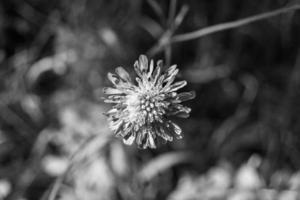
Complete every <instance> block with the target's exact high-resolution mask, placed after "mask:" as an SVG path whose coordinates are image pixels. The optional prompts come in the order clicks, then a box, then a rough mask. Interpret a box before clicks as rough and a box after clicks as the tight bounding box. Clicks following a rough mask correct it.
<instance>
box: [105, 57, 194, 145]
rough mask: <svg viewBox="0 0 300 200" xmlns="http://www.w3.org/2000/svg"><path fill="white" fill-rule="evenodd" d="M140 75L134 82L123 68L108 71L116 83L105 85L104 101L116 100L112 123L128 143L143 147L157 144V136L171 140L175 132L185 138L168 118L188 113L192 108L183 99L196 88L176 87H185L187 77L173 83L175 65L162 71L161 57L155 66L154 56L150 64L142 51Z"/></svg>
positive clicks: (138, 64) (110, 117) (110, 115)
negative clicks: (191, 89)
mask: <svg viewBox="0 0 300 200" xmlns="http://www.w3.org/2000/svg"><path fill="white" fill-rule="evenodd" d="M134 69H135V72H136V73H137V77H136V79H135V81H136V82H134V81H133V80H132V79H131V77H130V76H129V74H128V73H127V72H126V71H125V70H124V69H123V68H122V67H118V68H116V70H115V71H116V74H112V73H108V79H109V80H110V81H111V82H112V83H113V85H114V87H113V88H112V87H109V88H104V93H105V94H107V95H108V96H107V97H106V98H105V100H104V102H106V103H112V104H115V105H114V106H113V108H112V109H111V110H109V111H108V112H107V113H106V114H107V116H108V120H109V126H110V128H111V129H112V130H113V131H114V133H115V134H116V135H117V136H121V137H123V139H124V143H125V144H128V145H130V144H132V143H133V142H134V141H136V143H137V144H138V146H139V147H141V148H144V149H145V148H148V147H150V148H156V140H157V139H158V137H160V138H162V139H163V140H165V141H172V140H173V136H174V135H175V137H176V138H182V130H181V128H180V127H179V126H178V125H177V124H175V123H174V122H172V121H170V120H169V119H168V116H172V115H176V116H179V117H188V116H189V113H190V111H191V109H190V108H188V107H185V106H183V105H181V102H183V101H186V100H189V99H192V98H194V96H195V93H194V92H182V93H179V94H178V93H177V92H176V91H177V90H178V89H180V88H182V87H184V86H185V85H186V84H187V82H186V81H178V82H175V83H174V80H175V77H176V75H177V73H178V69H177V68H176V65H173V66H171V67H170V68H168V69H167V70H166V72H165V73H161V69H162V61H158V62H157V66H156V67H154V63H153V60H151V62H150V64H148V59H147V57H146V56H144V55H141V56H140V57H139V60H138V61H136V62H135V64H134Z"/></svg>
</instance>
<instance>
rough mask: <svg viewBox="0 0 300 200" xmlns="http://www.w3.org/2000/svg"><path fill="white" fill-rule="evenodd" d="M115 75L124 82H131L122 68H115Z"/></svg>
mask: <svg viewBox="0 0 300 200" xmlns="http://www.w3.org/2000/svg"><path fill="white" fill-rule="evenodd" d="M115 71H116V73H117V74H118V75H119V77H120V78H122V79H123V80H124V81H126V82H130V83H131V82H132V81H131V78H130V76H129V74H128V73H127V71H126V70H125V69H124V68H123V67H117V68H116V70H115Z"/></svg>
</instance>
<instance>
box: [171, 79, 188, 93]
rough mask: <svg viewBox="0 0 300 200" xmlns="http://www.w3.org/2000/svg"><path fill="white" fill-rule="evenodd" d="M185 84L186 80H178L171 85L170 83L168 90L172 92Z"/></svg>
mask: <svg viewBox="0 0 300 200" xmlns="http://www.w3.org/2000/svg"><path fill="white" fill-rule="evenodd" d="M186 84H187V82H186V81H178V82H176V83H174V84H173V85H171V86H170V87H169V89H168V90H169V91H170V92H174V91H176V90H179V89H180V88H183V87H184V86H186Z"/></svg>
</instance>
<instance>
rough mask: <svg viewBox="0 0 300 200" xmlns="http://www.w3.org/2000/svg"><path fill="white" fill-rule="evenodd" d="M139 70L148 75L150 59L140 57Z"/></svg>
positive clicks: (143, 56)
mask: <svg viewBox="0 0 300 200" xmlns="http://www.w3.org/2000/svg"><path fill="white" fill-rule="evenodd" d="M139 68H140V71H141V72H142V74H145V73H147V71H148V59H147V57H146V56H145V55H140V57H139Z"/></svg>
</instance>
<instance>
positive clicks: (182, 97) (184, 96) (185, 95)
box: [177, 91, 196, 103]
mask: <svg viewBox="0 0 300 200" xmlns="http://www.w3.org/2000/svg"><path fill="white" fill-rule="evenodd" d="M195 97H196V93H195V92H194V91H191V92H181V93H179V94H178V95H177V100H178V103H181V102H184V101H188V100H191V99H194V98H195Z"/></svg>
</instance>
